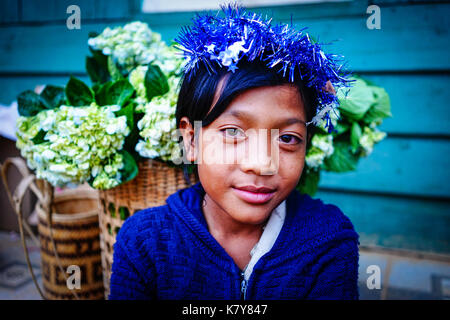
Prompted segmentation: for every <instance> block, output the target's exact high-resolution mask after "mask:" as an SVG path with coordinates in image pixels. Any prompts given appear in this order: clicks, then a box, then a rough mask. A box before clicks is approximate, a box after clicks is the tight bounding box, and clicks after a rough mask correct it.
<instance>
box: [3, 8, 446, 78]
mask: <svg viewBox="0 0 450 320" xmlns="http://www.w3.org/2000/svg"><path fill="white" fill-rule="evenodd" d="M449 12H450V5H436V6H419V5H418V6H411V7H405V8H402V9H401V10H400V9H398V8H396V7H390V8H387V9H385V10H383V13H382V14H383V15H382V19H383V22H382V29H381V30H368V29H367V28H366V25H365V21H366V16H365V15H363V16H355V17H343V18H329V19H326V18H324V19H311V20H307V19H306V20H302V21H301V25H305V26H310V32H311V34H312V35H320V39H321V40H322V41H326V42H328V41H332V40H341V41H340V42H337V43H335V44H334V45H333V46H332V48H333V50H332V51H333V52H335V53H340V54H344V55H345V56H346V58H347V60H348V61H349V67H351V68H352V69H353V70H358V71H361V70H362V71H374V70H378V71H380V70H390V71H395V70H402V71H405V70H406V71H408V70H409V71H410V70H450V56H449V55H448V54H447V53H448V50H449V42H448V41H446V39H448V36H449V30H450V20H449V19H447V15H448V14H449ZM181 16H182V17H183V16H184V17H186V15H185V14H181ZM294 16H295V12H294ZM162 17H164V16H162ZM172 19H174V20H175V21H176V14H175V15H174V17H173V18H172ZM156 20H157V16H153V18H152V19H151V24H150V27H151V28H153V29H154V30H155V31H157V32H162V36H163V39H164V40H166V41H169V42H170V40H172V39H173V38H174V37H175V36H176V35H177V34H178V32H179V31H180V28H181V23H179V22H175V23H174V24H166V23H163V22H164V21H161V20H158V21H160V22H159V23H157V22H156ZM174 20H172V21H174ZM285 22H288V21H285ZM294 23H300V22H299V21H294ZM115 25H118V23H109V24H90V23H84V24H82V29H81V30H68V29H67V28H66V27H65V24H61V25H45V26H33V27H23V26H21V27H9V28H5V27H3V28H0V72H1V71H3V72H5V71H11V72H14V71H33V72H38V71H55V72H65V71H69V72H83V70H84V57H83V55H84V54H85V53H86V52H87V44H86V41H87V35H88V33H89V31H91V30H98V31H101V30H103V28H105V27H106V26H115ZM423 39H426V40H427V41H423ZM63 44H64V45H63Z"/></svg>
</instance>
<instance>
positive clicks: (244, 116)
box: [223, 110, 306, 126]
mask: <svg viewBox="0 0 450 320" xmlns="http://www.w3.org/2000/svg"><path fill="white" fill-rule="evenodd" d="M223 115H224V116H232V117H235V118H237V119H243V120H250V121H254V117H253V116H252V114H251V113H249V112H246V111H238V110H229V111H225V112H224V113H223ZM296 123H299V124H303V125H305V126H306V122H305V121H303V120H301V119H299V118H285V119H281V120H280V121H278V122H277V124H284V125H287V126H288V125H292V124H296Z"/></svg>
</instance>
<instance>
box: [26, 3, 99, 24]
mask: <svg viewBox="0 0 450 320" xmlns="http://www.w3.org/2000/svg"><path fill="white" fill-rule="evenodd" d="M70 5H77V6H78V7H79V8H80V16H81V23H83V19H92V18H94V17H95V16H96V12H95V1H89V0H46V1H45V4H43V3H42V1H39V0H27V1H22V20H21V21H22V22H49V21H61V20H64V21H65V20H66V19H67V18H68V17H69V16H70V14H68V13H67V8H68V7H69V6H70Z"/></svg>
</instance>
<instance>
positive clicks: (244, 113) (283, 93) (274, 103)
mask: <svg viewBox="0 0 450 320" xmlns="http://www.w3.org/2000/svg"><path fill="white" fill-rule="evenodd" d="M225 117H226V118H230V117H231V118H236V119H239V120H253V121H257V120H259V119H261V120H264V121H267V120H273V121H279V120H280V119H282V118H289V119H290V120H289V122H290V123H295V122H300V121H301V122H306V112H305V108H304V105H303V102H302V99H301V96H300V93H299V91H298V89H297V88H296V87H293V86H289V85H282V86H273V87H259V88H253V89H250V90H247V91H245V92H243V93H241V94H239V95H238V96H237V97H236V98H235V99H233V101H232V102H231V103H230V104H229V105H228V106H227V108H226V109H225V110H224V112H223V113H222V114H221V115H220V116H219V118H225ZM292 118H294V119H297V121H293V120H292Z"/></svg>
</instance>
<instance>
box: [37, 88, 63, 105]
mask: <svg viewBox="0 0 450 320" xmlns="http://www.w3.org/2000/svg"><path fill="white" fill-rule="evenodd" d="M40 96H41V98H42V100H43V102H44V104H45V107H46V108H47V109H55V108H58V107H59V106H61V105H63V104H65V103H66V93H65V91H64V88H63V87H57V86H52V85H46V86H45V88H44V90H42V92H41V94H40Z"/></svg>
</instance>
